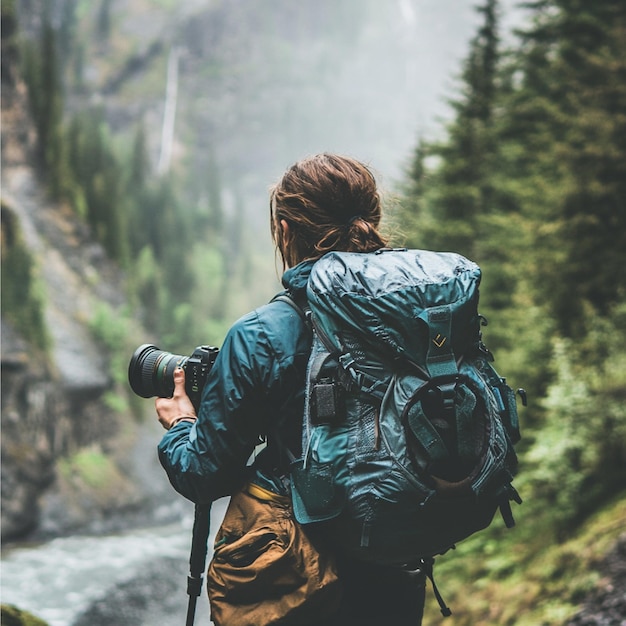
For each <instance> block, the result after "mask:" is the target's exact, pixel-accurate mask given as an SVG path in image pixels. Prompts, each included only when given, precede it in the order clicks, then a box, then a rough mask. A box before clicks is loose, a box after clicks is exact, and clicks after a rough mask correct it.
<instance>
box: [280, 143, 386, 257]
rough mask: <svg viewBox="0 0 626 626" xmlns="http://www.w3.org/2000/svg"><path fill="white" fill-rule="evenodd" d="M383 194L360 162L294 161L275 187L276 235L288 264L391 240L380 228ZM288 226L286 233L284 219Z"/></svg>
mask: <svg viewBox="0 0 626 626" xmlns="http://www.w3.org/2000/svg"><path fill="white" fill-rule="evenodd" d="M381 217H382V210H381V202H380V195H379V193H378V190H377V188H376V180H375V179H374V176H373V174H372V172H371V171H370V170H369V169H368V168H367V166H365V165H364V164H363V163H360V162H359V161H357V160H355V159H352V158H349V157H344V156H338V155H335V154H318V155H316V156H312V157H308V158H306V159H303V160H301V161H298V162H297V163H296V164H294V165H292V166H291V167H290V168H289V169H288V170H287V171H286V172H285V174H284V175H283V177H282V178H281V180H280V181H279V182H278V183H277V184H276V185H275V186H274V187H273V188H272V190H271V195H270V218H271V227H272V238H273V240H274V243H275V244H276V247H277V249H278V250H279V252H280V254H281V256H282V260H283V264H284V265H286V266H289V267H293V266H294V265H296V264H297V263H299V262H300V261H304V260H306V259H317V258H319V257H321V256H322V255H324V254H325V253H326V252H330V251H331V250H341V251H345V252H371V251H374V250H378V249H379V248H384V247H385V246H386V245H387V242H386V240H385V238H384V237H383V236H382V235H381V234H380V233H379V232H378V226H379V224H380V220H381ZM281 220H285V221H286V222H287V224H288V225H289V230H288V233H285V232H283V229H282V228H281V227H280V221H281Z"/></svg>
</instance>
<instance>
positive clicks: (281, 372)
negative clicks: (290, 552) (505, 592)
mask: <svg viewBox="0 0 626 626" xmlns="http://www.w3.org/2000/svg"><path fill="white" fill-rule="evenodd" d="M381 217H382V208H381V198H380V194H379V191H378V189H377V185H376V181H375V178H374V176H373V174H372V172H371V171H370V169H369V168H368V167H367V166H366V165H364V164H363V163H361V162H359V161H357V160H355V159H353V158H349V157H345V156H339V155H335V154H327V153H325V154H319V155H315V156H312V157H308V158H305V159H303V160H301V161H299V162H297V163H295V164H294V165H293V166H292V167H290V168H289V169H288V170H287V171H286V172H285V173H284V175H283V176H282V178H281V179H280V181H279V182H278V183H277V184H276V185H275V186H274V187H273V189H272V190H271V194H270V222H271V233H272V238H273V241H274V243H275V246H276V249H277V251H278V253H279V255H280V258H281V259H282V263H283V270H284V274H283V276H282V283H283V286H284V287H285V289H286V290H287V292H288V293H289V294H290V296H291V297H292V298H293V299H294V300H295V301H296V302H302V301H303V299H304V298H305V297H306V296H305V289H306V285H307V280H308V277H309V274H310V272H311V268H312V267H313V264H314V263H315V261H316V260H317V259H319V258H320V257H322V256H323V255H324V254H325V253H327V252H330V251H347V252H363V253H366V252H372V251H375V250H378V249H380V248H383V247H386V246H387V239H386V238H385V236H383V234H381V231H380V222H381ZM310 345H311V333H310V330H309V329H308V327H307V324H306V322H305V320H304V319H303V318H302V317H301V316H300V315H298V314H297V312H296V311H295V309H294V307H293V306H291V305H290V304H289V303H288V302H285V301H284V300H282V299H278V300H274V301H272V302H270V303H268V304H265V305H264V306H261V307H260V308H257V309H255V310H254V311H252V312H251V313H249V314H247V315H245V316H244V317H242V318H241V319H240V320H238V321H237V322H236V323H235V324H234V325H233V326H232V328H231V329H230V330H229V332H228V333H227V336H226V338H225V340H224V342H223V345H222V346H221V348H220V352H219V355H218V357H217V360H216V361H215V364H214V366H213V368H212V370H211V372H210V374H209V375H208V378H207V381H206V385H205V387H204V390H203V395H202V401H201V404H200V408H199V411H198V414H197V415H196V411H195V410H194V407H193V405H192V403H191V401H190V400H189V398H188V396H187V395H186V393H185V388H184V372H183V371H182V370H181V369H179V370H177V371H176V373H175V375H174V380H175V391H174V395H173V397H172V398H158V399H157V400H156V410H157V414H158V419H159V421H160V423H161V424H162V425H163V426H164V427H165V429H166V430H167V432H166V434H165V435H164V437H163V439H162V441H161V443H160V445H159V455H160V460H161V463H162V465H163V466H164V468H165V470H166V472H167V474H168V476H169V479H170V481H171V482H172V484H173V486H174V488H175V489H176V490H177V491H178V492H180V493H181V494H182V495H183V496H185V497H187V498H188V499H190V500H192V501H193V502H196V503H202V502H204V503H207V502H212V501H214V500H216V499H217V498H220V497H222V496H226V495H231V494H234V493H236V492H237V490H238V489H240V488H241V486H242V485H243V484H245V483H246V481H249V480H250V479H251V476H253V480H254V482H255V483H256V484H258V485H260V486H262V487H263V488H264V489H266V490H269V491H271V492H273V493H276V494H279V495H282V496H286V495H288V494H289V491H288V485H287V482H288V478H287V477H288V473H289V458H287V455H286V453H285V450H290V451H291V452H292V453H293V454H294V455H295V456H296V457H297V456H298V454H299V452H300V450H299V448H300V445H301V444H300V440H301V429H302V416H303V408H304V388H305V373H306V366H307V361H308V357H309V352H310ZM275 433H276V434H279V435H280V437H279V440H280V441H281V442H282V445H273V441H274V440H275V439H276V438H275V437H273V434H275ZM263 439H267V441H268V445H267V447H266V448H265V449H264V450H263V451H262V452H261V453H260V454H258V456H257V457H256V458H255V459H254V462H253V463H252V465H250V466H249V465H248V460H249V459H250V457H251V456H252V455H253V451H254V450H255V447H256V446H257V444H258V443H259V441H260V440H263ZM319 532H320V533H321V535H322V537H323V527H322V528H321V529H320V530H319ZM336 556H337V567H338V573H339V579H340V581H341V584H342V589H343V593H342V600H341V603H340V605H339V607H338V609H337V612H336V614H335V615H334V616H333V618H332V619H331V620H325V621H324V623H325V624H329V625H332V624H342V625H344V626H349V625H350V624H359V625H360V626H367V625H368V624H372V625H374V624H376V625H380V624H383V623H384V624H397V625H400V626H404V625H407V626H409V625H410V626H416V625H419V624H421V621H422V611H423V602H424V579H423V577H419V576H417V577H416V576H413V575H411V574H410V573H408V572H405V571H403V570H401V569H396V568H389V567H381V566H376V565H373V564H363V563H355V562H352V561H351V560H350V559H348V558H346V557H344V556H342V555H341V554H337V555H336ZM313 623H318V622H313ZM259 626H262V625H259Z"/></svg>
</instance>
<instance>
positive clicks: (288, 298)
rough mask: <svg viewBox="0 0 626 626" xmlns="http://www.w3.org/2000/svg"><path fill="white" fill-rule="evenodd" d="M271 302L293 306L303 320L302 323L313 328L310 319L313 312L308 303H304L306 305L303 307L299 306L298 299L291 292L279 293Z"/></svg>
mask: <svg viewBox="0 0 626 626" xmlns="http://www.w3.org/2000/svg"><path fill="white" fill-rule="evenodd" d="M270 302H286V303H287V304H288V305H289V306H291V307H292V308H293V309H294V310H295V311H296V312H297V313H298V315H299V316H300V317H301V318H302V321H303V322H304V323H305V324H306V325H307V326H308V327H309V328H310V327H311V321H310V319H309V317H310V311H311V310H310V309H309V305H308V303H304V305H303V306H301V305H300V304H298V302H296V299H295V298H294V296H293V295H292V294H291V292H289V291H281V292H280V293H277V294H276V295H275V296H274V297H273V298H272V299H271V300H270Z"/></svg>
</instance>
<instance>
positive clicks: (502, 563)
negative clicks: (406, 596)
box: [424, 493, 626, 626]
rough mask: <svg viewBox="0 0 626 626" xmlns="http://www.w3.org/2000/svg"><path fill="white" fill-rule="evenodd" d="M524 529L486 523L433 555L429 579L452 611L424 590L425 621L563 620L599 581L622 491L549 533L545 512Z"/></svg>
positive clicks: (547, 625)
mask: <svg viewBox="0 0 626 626" xmlns="http://www.w3.org/2000/svg"><path fill="white" fill-rule="evenodd" d="M524 524H525V525H526V526H527V527H526V528H525V529H522V528H520V529H519V531H512V532H508V533H502V532H501V530H500V528H498V526H500V525H499V524H498V520H495V521H494V524H493V525H492V526H493V528H490V529H488V530H487V531H484V532H483V533H479V534H477V535H475V536H474V537H472V538H470V539H468V540H466V541H465V542H463V543H462V544H460V545H459V547H458V548H457V550H455V551H454V552H450V553H448V554H447V555H444V556H442V557H439V559H438V560H437V562H436V565H435V577H436V578H435V580H436V581H437V584H438V586H439V589H440V591H441V592H442V594H443V595H444V598H445V600H446V601H447V603H448V604H449V605H450V607H451V608H452V611H453V615H452V617H451V618H447V619H445V620H444V619H443V618H442V617H441V615H440V614H439V613H438V605H437V603H436V602H435V601H434V598H432V596H429V595H428V594H427V606H426V612H425V618H424V626H435V625H438V624H445V625H446V626H470V625H471V626H494V625H497V626H557V625H558V626H562V625H563V624H564V623H565V622H566V620H567V619H568V618H569V617H571V616H573V615H574V614H576V612H577V611H578V610H579V608H580V605H581V604H582V603H583V602H584V599H585V597H586V596H587V595H588V594H589V592H591V591H592V590H593V589H594V588H595V587H596V586H597V585H598V583H599V581H600V579H601V574H600V573H599V571H598V566H599V564H600V562H601V561H602V559H603V558H604V556H605V555H606V554H607V552H608V551H609V550H610V549H611V547H612V546H613V545H614V543H615V541H616V540H617V538H618V536H619V535H620V534H621V533H623V532H624V528H626V493H622V494H619V495H618V496H616V497H615V499H614V500H613V501H612V502H610V503H609V504H607V505H606V506H605V507H604V508H602V509H601V510H598V511H597V512H595V513H594V514H593V515H592V516H590V517H589V518H588V519H587V520H586V522H585V523H584V524H583V525H582V526H580V527H579V528H578V529H577V531H576V532H575V533H573V534H572V535H571V536H569V537H568V538H566V539H565V540H562V541H560V542H559V541H556V540H555V539H554V536H553V532H552V531H551V527H550V523H549V517H548V516H546V517H545V518H544V519H543V520H542V519H538V520H537V523H536V525H534V524H533V520H530V519H526V520H525V521H524Z"/></svg>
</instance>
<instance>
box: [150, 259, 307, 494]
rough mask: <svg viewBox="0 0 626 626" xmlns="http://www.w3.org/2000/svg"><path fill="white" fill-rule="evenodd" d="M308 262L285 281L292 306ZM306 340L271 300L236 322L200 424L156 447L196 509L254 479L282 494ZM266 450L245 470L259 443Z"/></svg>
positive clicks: (296, 435) (185, 425) (290, 311)
mask: <svg viewBox="0 0 626 626" xmlns="http://www.w3.org/2000/svg"><path fill="white" fill-rule="evenodd" d="M312 267H313V262H312V261H305V262H303V263H300V264H299V265H297V266H296V267H294V268H292V269H290V270H288V271H287V272H285V274H284V275H283V281H282V282H283V286H284V287H285V289H287V291H288V292H289V293H290V294H291V295H292V297H294V298H295V299H299V298H302V297H304V294H305V290H306V285H307V281H308V278H309V274H310V272H311V268H312ZM310 349H311V334H310V330H309V329H308V328H307V325H306V323H305V322H304V320H303V319H302V316H301V315H300V314H299V313H298V311H296V310H295V309H294V307H292V306H291V305H290V304H289V303H287V302H284V301H281V300H276V301H273V302H270V303H269V304H266V305H264V306H262V307H260V308H258V309H256V310H254V311H252V312H251V313H249V314H247V315H245V316H244V317H242V318H241V319H240V320H238V321H237V322H236V323H235V324H234V325H233V326H232V328H231V329H230V330H229V332H228V334H227V336H226V338H225V340H224V343H223V344H222V346H221V348H220V352H219V354H218V356H217V360H216V361H215V364H214V366H213V368H212V370H211V372H210V373H209V375H208V378H207V382H206V385H205V387H204V390H203V394H202V401H201V405H200V410H199V412H198V419H197V421H196V422H195V423H194V424H191V423H190V422H179V423H178V424H177V425H176V426H174V427H173V428H172V429H171V430H169V431H167V433H166V434H165V435H164V437H163V439H162V440H161V442H160V444H159V459H160V461H161V464H162V465H163V467H164V468H165V471H166V472H167V475H168V477H169V479H170V482H171V483H172V485H173V486H174V488H175V489H176V490H177V491H178V492H179V493H180V494H182V495H183V496H185V497H186V498H188V499H189V500H191V501H193V502H196V503H209V502H212V501H214V500H216V499H217V498H220V497H222V496H225V495H229V494H231V493H233V492H234V491H235V490H237V489H238V488H239V486H241V484H242V483H243V481H245V480H246V479H247V478H248V477H249V476H250V475H251V474H252V473H256V474H260V475H262V476H264V477H265V479H267V480H270V481H272V487H273V488H274V489H280V481H279V480H278V478H279V477H280V474H281V473H283V472H284V471H285V459H284V458H283V456H284V449H285V447H286V448H288V449H289V450H290V451H292V452H293V454H294V455H296V456H297V455H298V454H299V446H300V439H301V428H302V415H303V409H304V385H305V374H306V366H307V361H308V357H309V352H310ZM276 435H278V438H279V439H280V440H281V441H282V444H283V445H281V446H276V445H268V447H267V448H266V449H265V450H264V451H263V452H262V453H261V454H260V455H259V457H258V458H257V459H256V460H255V461H254V462H253V464H252V466H251V467H247V463H248V461H249V459H250V457H251V455H252V453H253V451H254V449H255V447H256V446H257V444H258V443H259V442H260V440H261V439H263V438H265V437H268V440H269V441H270V443H271V444H275V442H276V439H277V437H276Z"/></svg>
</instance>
